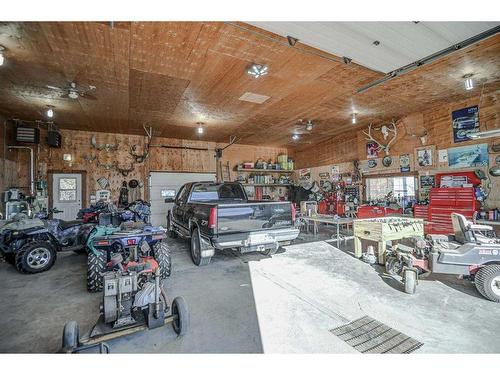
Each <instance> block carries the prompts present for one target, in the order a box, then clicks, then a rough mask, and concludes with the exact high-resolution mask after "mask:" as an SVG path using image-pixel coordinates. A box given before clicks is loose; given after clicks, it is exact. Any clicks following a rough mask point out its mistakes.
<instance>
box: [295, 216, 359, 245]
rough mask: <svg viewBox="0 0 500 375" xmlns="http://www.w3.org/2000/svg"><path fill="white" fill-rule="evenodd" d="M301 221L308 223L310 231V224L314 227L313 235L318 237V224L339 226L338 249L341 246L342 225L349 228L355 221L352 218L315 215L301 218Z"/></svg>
mask: <svg viewBox="0 0 500 375" xmlns="http://www.w3.org/2000/svg"><path fill="white" fill-rule="evenodd" d="M301 219H303V220H305V221H306V222H307V226H306V230H308V227H309V224H312V225H313V233H314V235H316V234H317V233H318V224H319V223H323V224H333V225H336V226H337V235H336V236H335V238H336V240H337V247H339V246H340V241H341V235H340V227H341V226H342V225H345V226H347V227H348V228H349V227H350V226H351V225H352V222H353V219H352V218H350V217H337V218H335V216H333V215H319V214H318V215H314V216H301ZM346 240H347V239H346V237H344V243H345V242H346Z"/></svg>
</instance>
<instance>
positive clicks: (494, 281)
mask: <svg viewBox="0 0 500 375" xmlns="http://www.w3.org/2000/svg"><path fill="white" fill-rule="evenodd" d="M474 284H475V285H476V289H477V290H478V292H479V293H481V294H482V295H483V297H485V298H487V299H489V300H490V301H493V302H500V265H498V264H492V265H489V266H484V267H482V268H481V269H480V270H479V271H477V273H476V276H475V277H474Z"/></svg>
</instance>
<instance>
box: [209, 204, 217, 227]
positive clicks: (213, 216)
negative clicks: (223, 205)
mask: <svg viewBox="0 0 500 375" xmlns="http://www.w3.org/2000/svg"><path fill="white" fill-rule="evenodd" d="M216 226H217V207H212V208H211V209H210V214H209V215H208V227H209V228H210V229H215V227H216Z"/></svg>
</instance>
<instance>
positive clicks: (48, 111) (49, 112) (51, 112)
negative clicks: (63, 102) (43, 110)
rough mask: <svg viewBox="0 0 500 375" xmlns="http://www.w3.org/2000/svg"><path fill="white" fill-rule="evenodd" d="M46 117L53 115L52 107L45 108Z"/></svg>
mask: <svg viewBox="0 0 500 375" xmlns="http://www.w3.org/2000/svg"><path fill="white" fill-rule="evenodd" d="M47 117H48V118H52V117H54V110H53V109H52V108H49V109H47Z"/></svg>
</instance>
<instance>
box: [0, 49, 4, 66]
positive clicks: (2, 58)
mask: <svg viewBox="0 0 500 375" xmlns="http://www.w3.org/2000/svg"><path fill="white" fill-rule="evenodd" d="M4 50H5V47H4V46H2V45H0V66H2V65H3V63H4V62H5V57H4V56H3V51H4Z"/></svg>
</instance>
